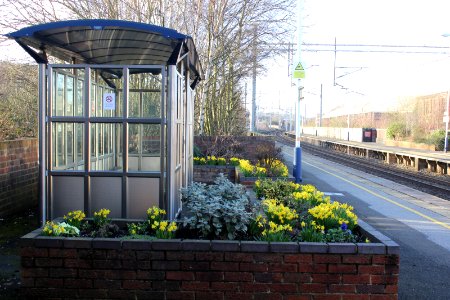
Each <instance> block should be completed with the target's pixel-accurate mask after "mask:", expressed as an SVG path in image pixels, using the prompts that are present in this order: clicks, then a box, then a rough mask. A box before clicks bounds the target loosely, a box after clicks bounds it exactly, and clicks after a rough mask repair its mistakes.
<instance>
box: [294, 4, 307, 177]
mask: <svg viewBox="0 0 450 300" xmlns="http://www.w3.org/2000/svg"><path fill="white" fill-rule="evenodd" d="M302 9H303V3H302V0H297V31H298V32H297V34H298V36H297V38H298V40H297V57H298V64H297V66H296V67H295V69H294V74H293V78H296V79H297V88H298V99H297V111H296V114H295V115H296V116H295V117H296V118H295V148H294V161H293V172H292V173H293V174H292V175H294V177H295V183H300V182H301V181H302V148H301V147H300V132H301V114H300V100H301V99H302V90H303V86H302V84H301V78H305V70H304V69H303V66H302V64H301V62H300V61H301V44H302V43H301V41H302V39H301V35H302V34H301V32H302V30H301V29H302V26H301V25H302V20H301V18H302Z"/></svg>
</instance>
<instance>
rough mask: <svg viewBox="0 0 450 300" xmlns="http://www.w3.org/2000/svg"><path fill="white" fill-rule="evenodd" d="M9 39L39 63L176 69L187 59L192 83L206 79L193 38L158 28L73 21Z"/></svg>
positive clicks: (43, 26)
mask: <svg viewBox="0 0 450 300" xmlns="http://www.w3.org/2000/svg"><path fill="white" fill-rule="evenodd" d="M6 36H7V37H9V38H12V39H15V40H16V41H17V43H19V45H21V46H22V47H23V48H24V49H25V50H26V51H27V52H28V53H29V54H30V55H31V56H32V57H33V58H34V59H35V60H36V61H37V62H38V63H47V62H48V61H47V56H46V54H49V55H52V56H54V57H57V58H60V59H62V60H65V61H72V62H76V63H87V64H111V65H174V64H176V63H177V62H178V60H179V59H181V58H182V57H183V56H187V61H188V65H189V69H190V70H191V71H192V72H191V80H193V81H194V83H195V84H196V83H197V82H198V81H199V80H200V79H202V78H203V71H202V67H201V64H200V61H199V58H198V54H197V51H196V49H195V45H194V42H193V40H192V38H191V37H190V36H188V35H184V34H181V33H179V32H177V31H176V30H173V29H169V28H165V27H160V26H156V25H151V24H145V23H137V22H130V21H121V20H102V19H96V20H71V21H60V22H52V23H45V24H40V25H35V26H30V27H26V28H23V29H21V30H18V31H16V32H12V33H9V34H7V35H6ZM33 48H34V49H36V50H34V49H33ZM195 84H194V86H195Z"/></svg>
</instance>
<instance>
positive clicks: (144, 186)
mask: <svg viewBox="0 0 450 300" xmlns="http://www.w3.org/2000/svg"><path fill="white" fill-rule="evenodd" d="M127 184H128V186H127V191H128V197H127V198H128V203H127V212H128V216H127V217H128V218H131V219H134V218H139V219H144V218H146V212H147V209H148V208H149V207H152V206H159V178H140V177H129V178H128V179H127Z"/></svg>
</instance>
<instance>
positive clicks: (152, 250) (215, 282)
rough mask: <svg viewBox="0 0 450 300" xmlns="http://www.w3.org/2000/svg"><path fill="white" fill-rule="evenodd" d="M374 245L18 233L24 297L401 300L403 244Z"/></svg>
mask: <svg viewBox="0 0 450 300" xmlns="http://www.w3.org/2000/svg"><path fill="white" fill-rule="evenodd" d="M359 226H360V228H361V230H362V231H364V234H365V235H366V236H369V237H370V239H371V240H372V241H373V243H356V244H355V243H329V244H327V243H303V242H301V243H297V242H290V243H277V242H271V243H269V242H257V241H241V242H240V241H219V240H212V241H210V240H179V239H176V240H153V241H148V240H133V239H131V240H130V239H124V238H122V239H111V238H71V237H47V236H40V234H41V233H42V231H41V230H35V231H33V232H31V233H29V234H27V235H26V236H24V237H22V239H21V247H22V248H21V258H22V262H21V263H22V270H21V276H22V294H23V296H24V297H26V298H31V297H34V298H46V299H47V298H59V299H64V298H86V299H93V298H96V299H203V298H209V299H261V298H263V299H269V298H270V299H297V298H300V299H303V298H305V299H315V298H321V297H322V298H323V297H328V298H332V299H351V298H352V299H372V297H376V298H379V299H396V298H397V293H398V292H397V291H398V287H397V285H398V270H399V265H398V264H399V247H398V245H396V244H395V243H394V242H392V241H391V240H389V239H388V238H387V237H385V236H383V235H382V234H380V233H379V232H376V231H375V230H374V229H373V228H371V227H370V226H369V225H367V224H365V223H364V222H362V221H360V223H359Z"/></svg>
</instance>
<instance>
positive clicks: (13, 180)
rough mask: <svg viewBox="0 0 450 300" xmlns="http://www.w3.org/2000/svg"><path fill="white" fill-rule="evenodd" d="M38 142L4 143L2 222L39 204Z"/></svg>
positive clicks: (0, 192) (1, 154) (1, 147)
mask: <svg viewBox="0 0 450 300" xmlns="http://www.w3.org/2000/svg"><path fill="white" fill-rule="evenodd" d="M38 173H39V166H38V141H37V139H22V140H14V141H3V142H0V218H1V217H5V216H8V215H11V214H14V213H16V212H19V211H21V210H24V209H27V208H30V207H33V206H37V204H38Z"/></svg>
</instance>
